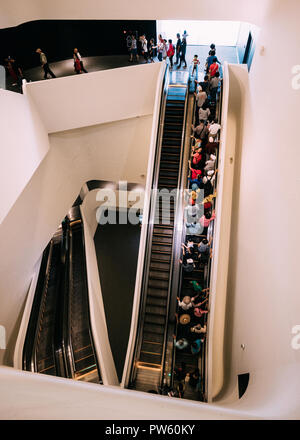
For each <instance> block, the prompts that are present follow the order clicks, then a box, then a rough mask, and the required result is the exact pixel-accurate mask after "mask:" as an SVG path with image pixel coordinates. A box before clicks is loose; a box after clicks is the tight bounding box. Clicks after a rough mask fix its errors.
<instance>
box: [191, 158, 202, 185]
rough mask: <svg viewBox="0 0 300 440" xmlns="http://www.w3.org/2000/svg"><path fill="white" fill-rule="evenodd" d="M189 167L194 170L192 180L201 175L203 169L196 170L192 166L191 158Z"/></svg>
mask: <svg viewBox="0 0 300 440" xmlns="http://www.w3.org/2000/svg"><path fill="white" fill-rule="evenodd" d="M189 168H190V170H191V172H192V180H194V179H195V180H196V179H197V178H198V176H201V174H202V171H201V170H195V169H194V168H192V167H191V161H190V160H189Z"/></svg>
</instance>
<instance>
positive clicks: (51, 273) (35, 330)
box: [23, 229, 62, 376]
mask: <svg viewBox="0 0 300 440" xmlns="http://www.w3.org/2000/svg"><path fill="white" fill-rule="evenodd" d="M61 246H62V232H61V229H60V230H59V231H58V232H57V233H56V234H55V235H54V237H53V238H52V240H51V242H50V243H49V245H48V246H47V248H46V249H45V251H44V253H43V257H42V262H41V268H40V273H39V278H38V282H37V287H36V293H35V298H34V301H33V305H32V312H31V316H30V320H29V324H28V328H27V334H26V338H25V344H24V350H23V369H24V370H27V371H35V372H37V373H44V374H48V375H54V376H55V375H56V374H57V368H56V362H55V348H54V333H55V324H56V303H57V294H58V289H59V281H60V271H61V259H60V257H61Z"/></svg>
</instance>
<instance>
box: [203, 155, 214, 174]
mask: <svg viewBox="0 0 300 440" xmlns="http://www.w3.org/2000/svg"><path fill="white" fill-rule="evenodd" d="M216 159H217V157H216V156H215V155H213V154H211V155H210V157H209V160H207V161H206V162H205V167H204V171H205V172H207V171H212V170H214V169H215V166H216Z"/></svg>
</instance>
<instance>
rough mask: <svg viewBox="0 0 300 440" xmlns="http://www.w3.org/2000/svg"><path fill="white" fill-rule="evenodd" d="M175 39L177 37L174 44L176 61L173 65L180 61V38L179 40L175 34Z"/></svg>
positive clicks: (178, 36)
mask: <svg viewBox="0 0 300 440" xmlns="http://www.w3.org/2000/svg"><path fill="white" fill-rule="evenodd" d="M176 37H177V43H176V61H175V64H178V63H179V60H180V55H181V38H180V34H177V35H176Z"/></svg>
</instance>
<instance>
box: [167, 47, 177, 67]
mask: <svg viewBox="0 0 300 440" xmlns="http://www.w3.org/2000/svg"><path fill="white" fill-rule="evenodd" d="M174 54H175V47H174V45H173V44H172V40H169V47H168V50H167V56H168V58H169V61H170V69H173V56H174Z"/></svg>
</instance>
